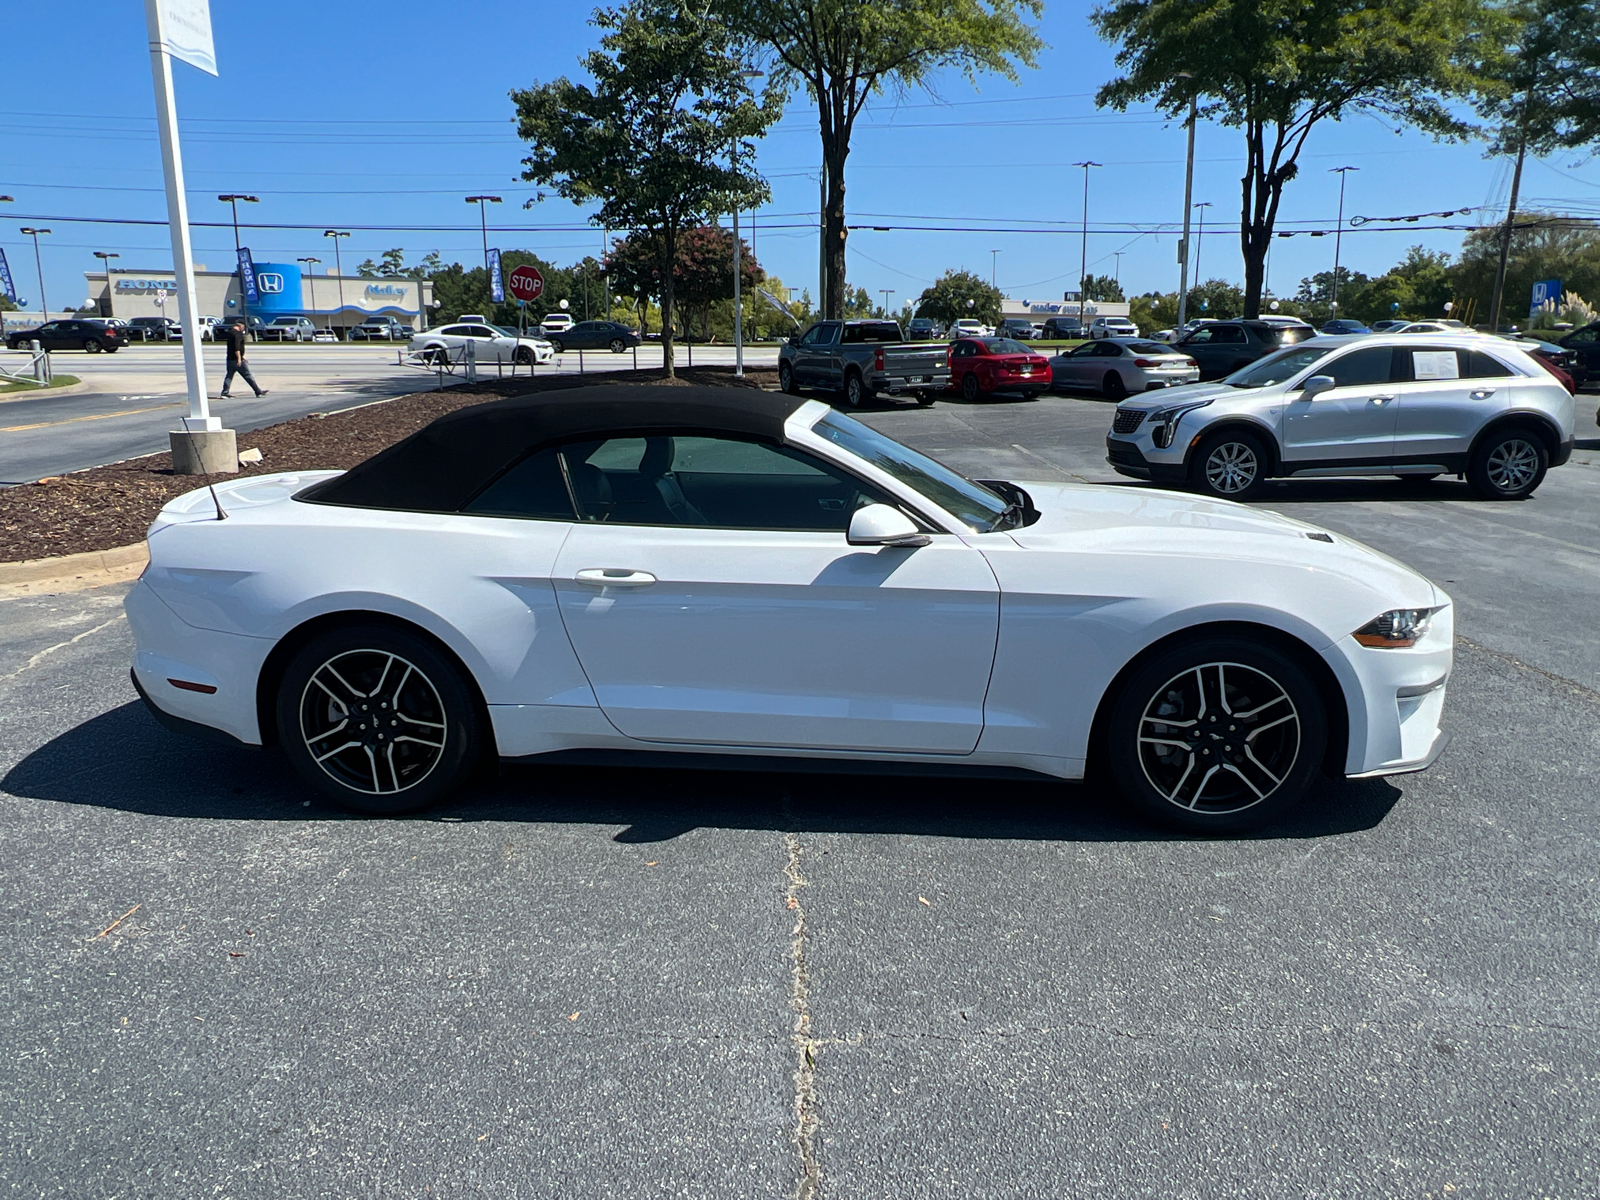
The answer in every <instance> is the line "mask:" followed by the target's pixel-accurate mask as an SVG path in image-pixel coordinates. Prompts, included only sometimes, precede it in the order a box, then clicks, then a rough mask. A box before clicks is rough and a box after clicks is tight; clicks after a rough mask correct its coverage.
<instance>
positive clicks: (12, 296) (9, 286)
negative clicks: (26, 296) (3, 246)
mask: <svg viewBox="0 0 1600 1200" xmlns="http://www.w3.org/2000/svg"><path fill="white" fill-rule="evenodd" d="M0 293H3V294H4V295H5V298H6V299H7V300H9V301H11V303H13V304H15V303H16V302H17V288H16V285H15V284H13V283H12V282H11V265H10V264H9V263H7V262H6V252H5V251H4V250H0Z"/></svg>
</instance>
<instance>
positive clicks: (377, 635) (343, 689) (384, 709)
mask: <svg viewBox="0 0 1600 1200" xmlns="http://www.w3.org/2000/svg"><path fill="white" fill-rule="evenodd" d="M276 709H277V720H278V740H279V742H280V743H281V744H282V746H283V750H284V753H285V754H286V755H287V756H288V758H289V762H290V764H291V765H292V766H293V767H294V769H295V771H296V772H297V773H298V774H299V775H300V777H301V778H302V779H303V780H305V782H306V783H308V784H310V785H311V786H312V787H313V788H315V789H316V790H317V791H319V792H321V793H322V794H323V795H324V796H326V797H328V798H329V799H330V800H332V801H333V802H334V803H336V804H339V805H341V806H343V807H345V808H350V809H354V810H355V811H357V812H363V813H375V814H383V815H391V814H395V813H405V812H415V811H416V810H418V809H421V808H426V807H428V806H429V805H430V804H434V803H436V802H438V801H439V800H442V799H443V798H444V797H445V796H447V795H449V794H450V793H451V792H453V791H454V790H455V789H456V788H458V787H459V786H460V785H461V784H462V783H464V782H465V781H466V779H467V777H468V776H469V775H470V774H471V773H472V770H473V768H474V767H475V766H476V765H477V762H478V758H479V756H480V754H481V752H482V749H483V730H482V725H481V722H480V720H479V716H478V710H477V705H476V704H475V703H474V698H473V694H472V692H471V690H470V688H469V685H468V683H467V681H466V679H465V678H464V677H463V675H462V672H461V669H460V668H459V667H458V666H456V664H455V663H454V662H452V661H451V660H450V659H449V658H447V657H446V656H445V655H444V654H442V653H441V652H440V651H439V650H438V649H436V648H435V647H434V646H433V645H432V644H431V643H429V642H427V641H424V640H423V639H422V638H421V637H418V636H417V635H415V634H413V633H409V632H407V631H405V630H402V629H394V628H390V627H388V626H384V625H351V626H346V627H344V628H341V629H334V630H330V631H329V632H327V633H325V634H322V635H321V636H320V637H317V638H315V639H313V640H312V641H311V642H310V643H309V644H307V645H306V646H304V647H303V648H302V649H301V650H300V652H299V653H297V654H296V655H295V656H294V658H293V659H292V660H291V661H290V663H289V666H288V669H287V670H286V671H285V672H284V675H283V682H282V683H281V684H280V685H279V688H278V697H277V706H276Z"/></svg>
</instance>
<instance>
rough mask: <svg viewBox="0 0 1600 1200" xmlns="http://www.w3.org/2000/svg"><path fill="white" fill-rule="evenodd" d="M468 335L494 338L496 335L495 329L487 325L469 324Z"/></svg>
mask: <svg viewBox="0 0 1600 1200" xmlns="http://www.w3.org/2000/svg"><path fill="white" fill-rule="evenodd" d="M467 336H468V337H475V338H492V337H493V336H494V330H492V329H490V328H489V327H488V326H487V325H468V326H467Z"/></svg>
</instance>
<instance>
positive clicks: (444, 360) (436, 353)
mask: <svg viewBox="0 0 1600 1200" xmlns="http://www.w3.org/2000/svg"><path fill="white" fill-rule="evenodd" d="M422 361H423V362H425V363H427V364H428V366H430V367H448V366H449V365H450V351H449V349H448V348H446V347H444V346H429V347H428V348H427V349H425V350H424V351H423V352H422Z"/></svg>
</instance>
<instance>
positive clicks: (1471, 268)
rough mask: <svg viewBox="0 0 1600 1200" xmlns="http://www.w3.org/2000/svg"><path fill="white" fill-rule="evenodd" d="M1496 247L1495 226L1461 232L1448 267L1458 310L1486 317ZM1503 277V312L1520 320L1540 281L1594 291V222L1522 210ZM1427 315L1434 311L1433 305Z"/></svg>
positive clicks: (1598, 270) (1598, 237)
mask: <svg viewBox="0 0 1600 1200" xmlns="http://www.w3.org/2000/svg"><path fill="white" fill-rule="evenodd" d="M1501 249H1502V242H1501V230H1500V229H1499V228H1498V227H1497V228H1494V229H1479V230H1475V231H1473V232H1472V233H1469V234H1468V235H1467V237H1466V240H1465V241H1464V242H1463V243H1462V245H1461V254H1460V257H1459V258H1458V260H1457V261H1456V264H1455V266H1454V267H1453V268H1452V269H1451V271H1450V277H1451V282H1452V284H1453V285H1454V286H1453V288H1452V289H1451V293H1452V295H1453V297H1454V298H1455V300H1456V306H1457V307H1458V308H1460V309H1463V310H1464V311H1466V312H1468V313H1472V312H1474V311H1476V312H1478V313H1482V314H1484V316H1485V317H1488V316H1489V314H1490V312H1491V308H1490V305H1491V303H1492V298H1493V293H1494V285H1495V280H1496V278H1497V277H1499V262H1500V252H1501ZM1503 278H1504V286H1503V288H1502V293H1503V295H1504V296H1505V298H1506V300H1507V304H1506V309H1507V314H1506V315H1507V317H1508V318H1509V319H1510V320H1513V321H1518V322H1525V321H1526V318H1527V313H1528V307H1527V304H1528V303H1529V302H1531V300H1532V295H1533V285H1534V283H1535V282H1537V281H1538V280H1541V279H1559V280H1561V285H1562V289H1563V291H1570V292H1576V293H1578V294H1579V295H1580V296H1597V295H1600V222H1597V221H1586V220H1581V219H1578V218H1575V217H1562V216H1557V215H1556V214H1554V213H1547V212H1533V211H1530V212H1526V213H1524V214H1523V215H1522V216H1521V218H1519V220H1518V221H1517V227H1516V229H1515V230H1514V231H1513V232H1512V235H1511V246H1510V250H1509V252H1508V254H1507V261H1506V270H1505V273H1504V277H1503ZM1429 315H1433V316H1437V315H1439V312H1438V310H1437V309H1435V310H1434V311H1433V312H1432V313H1431V314H1429ZM1456 315H1459V314H1456Z"/></svg>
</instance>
